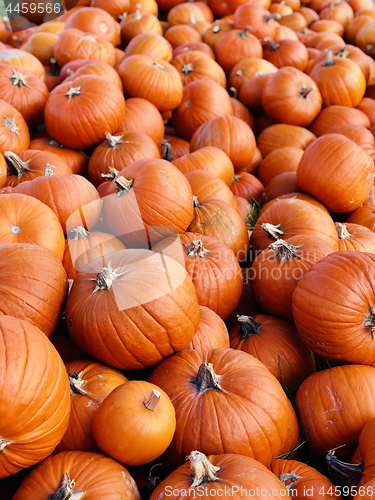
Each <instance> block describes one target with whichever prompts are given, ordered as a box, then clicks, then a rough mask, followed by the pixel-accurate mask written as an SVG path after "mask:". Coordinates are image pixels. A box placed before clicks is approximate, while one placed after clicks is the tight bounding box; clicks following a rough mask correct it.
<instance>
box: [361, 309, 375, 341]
mask: <svg viewBox="0 0 375 500" xmlns="http://www.w3.org/2000/svg"><path fill="white" fill-rule="evenodd" d="M368 310H369V314H368V315H367V316H366V318H365V321H364V323H363V326H364V327H365V328H368V329H369V330H370V333H371V337H372V338H373V339H375V307H374V306H373V305H372V304H369V306H368Z"/></svg>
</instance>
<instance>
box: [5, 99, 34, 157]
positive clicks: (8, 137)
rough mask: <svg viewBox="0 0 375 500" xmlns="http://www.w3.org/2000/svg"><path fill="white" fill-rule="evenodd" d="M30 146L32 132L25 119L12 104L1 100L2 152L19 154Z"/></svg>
mask: <svg viewBox="0 0 375 500" xmlns="http://www.w3.org/2000/svg"><path fill="white" fill-rule="evenodd" d="M29 144H30V132H29V128H28V126H27V124H26V122H25V119H24V117H23V116H22V115H21V113H20V112H19V111H17V110H16V108H14V107H13V106H12V105H11V104H9V103H7V102H6V101H4V100H3V99H0V152H1V153H2V154H4V153H5V151H12V152H14V153H19V152H20V151H23V150H25V149H27V148H28V147H29Z"/></svg>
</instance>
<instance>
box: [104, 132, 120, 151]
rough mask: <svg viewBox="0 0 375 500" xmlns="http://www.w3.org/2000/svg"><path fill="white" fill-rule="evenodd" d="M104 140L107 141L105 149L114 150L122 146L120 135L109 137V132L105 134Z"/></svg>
mask: <svg viewBox="0 0 375 500" xmlns="http://www.w3.org/2000/svg"><path fill="white" fill-rule="evenodd" d="M105 138H106V139H107V144H106V145H105V146H104V147H105V148H113V149H116V148H117V146H119V145H120V144H123V141H122V135H111V134H110V133H109V132H106V133H105Z"/></svg>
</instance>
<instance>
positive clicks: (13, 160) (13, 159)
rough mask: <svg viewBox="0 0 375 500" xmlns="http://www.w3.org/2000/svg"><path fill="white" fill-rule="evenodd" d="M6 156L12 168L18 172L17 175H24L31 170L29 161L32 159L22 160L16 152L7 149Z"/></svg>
mask: <svg viewBox="0 0 375 500" xmlns="http://www.w3.org/2000/svg"><path fill="white" fill-rule="evenodd" d="M4 156H5V158H6V159H7V160H8V162H9V166H10V168H13V170H15V171H16V172H17V177H22V175H23V174H24V173H26V172H28V171H29V163H30V160H27V161H22V160H21V158H20V157H19V156H17V155H16V153H12V151H5V153H4Z"/></svg>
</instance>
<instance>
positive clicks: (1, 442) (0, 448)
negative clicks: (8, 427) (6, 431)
mask: <svg viewBox="0 0 375 500" xmlns="http://www.w3.org/2000/svg"><path fill="white" fill-rule="evenodd" d="M8 445H10V441H7V440H6V439H3V438H0V453H3V451H4V448H5V447H6V446H8Z"/></svg>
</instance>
